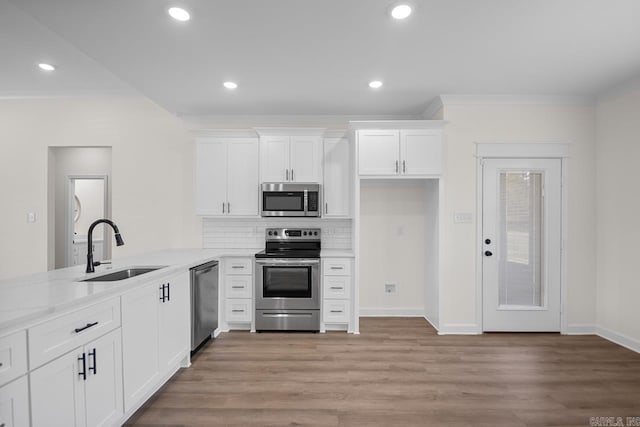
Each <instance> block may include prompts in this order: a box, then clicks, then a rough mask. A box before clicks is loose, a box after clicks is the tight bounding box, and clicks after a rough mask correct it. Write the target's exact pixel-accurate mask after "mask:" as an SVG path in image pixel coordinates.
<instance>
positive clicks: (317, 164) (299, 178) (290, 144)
mask: <svg viewBox="0 0 640 427" xmlns="http://www.w3.org/2000/svg"><path fill="white" fill-rule="evenodd" d="M321 155H322V140H321V138H320V137H319V136H263V137H261V138H260V181H261V182H320V181H321V163H322V160H321Z"/></svg>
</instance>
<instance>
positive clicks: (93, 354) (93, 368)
mask: <svg viewBox="0 0 640 427" xmlns="http://www.w3.org/2000/svg"><path fill="white" fill-rule="evenodd" d="M96 353H97V352H96V349H95V348H94V349H93V351H90V352H89V357H93V366H91V360H89V372H92V371H93V375H95V374H97V373H98V359H97V358H96Z"/></svg>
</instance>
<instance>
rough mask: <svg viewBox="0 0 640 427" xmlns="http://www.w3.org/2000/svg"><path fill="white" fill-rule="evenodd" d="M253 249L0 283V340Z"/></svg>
mask: <svg viewBox="0 0 640 427" xmlns="http://www.w3.org/2000/svg"><path fill="white" fill-rule="evenodd" d="M256 252H257V251H256V250H255V249H244V250H241V249H237V250H236V249H233V250H216V249H168V250H162V251H157V252H151V253H147V254H143V255H137V256H130V257H125V258H121V259H117V258H116V259H114V260H113V261H112V264H111V265H108V264H107V265H100V266H97V267H96V272H95V273H92V274H86V273H85V272H84V271H85V267H86V266H85V265H77V266H74V267H68V268H62V269H58V270H52V271H48V272H44V273H36V274H31V275H28V276H23V277H17V278H13V279H5V280H1V281H0V336H3V335H7V334H9V333H11V332H13V331H16V330H20V329H24V328H27V327H29V326H31V325H34V324H36V323H39V322H42V321H44V320H46V319H47V318H49V317H55V316H56V315H57V314H60V313H62V312H66V311H69V310H73V309H75V308H81V307H84V306H87V305H90V304H92V303H94V302H98V301H101V300H104V299H106V298H109V297H114V296H118V295H121V294H123V293H124V292H125V291H129V290H131V289H134V288H135V287H136V286H138V285H142V284H146V283H148V282H149V281H150V280H154V279H157V278H160V277H164V276H166V275H170V274H173V273H175V272H178V271H186V270H188V269H189V268H191V267H194V266H196V265H200V264H203V263H205V262H208V261H212V260H216V259H220V258H222V257H224V256H252V255H253V254H255V253H256ZM133 266H135V267H151V266H166V267H165V268H162V269H160V270H157V271H153V272H150V273H147V274H143V275H140V276H137V277H132V278H130V279H125V280H120V281H117V282H91V283H85V282H81V281H82V280H84V279H87V278H89V277H93V276H100V275H103V274H106V273H109V272H111V271H118V270H123V269H125V268H128V267H133Z"/></svg>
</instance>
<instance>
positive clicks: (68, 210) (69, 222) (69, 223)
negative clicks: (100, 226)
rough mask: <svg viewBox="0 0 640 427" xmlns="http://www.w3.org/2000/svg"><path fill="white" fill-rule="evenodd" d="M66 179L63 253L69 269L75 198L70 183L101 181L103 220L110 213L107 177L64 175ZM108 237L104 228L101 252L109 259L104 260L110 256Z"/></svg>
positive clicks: (71, 254) (71, 256) (71, 252)
mask: <svg viewBox="0 0 640 427" xmlns="http://www.w3.org/2000/svg"><path fill="white" fill-rule="evenodd" d="M65 179H66V193H67V200H66V203H65V204H66V206H65V216H66V220H65V222H66V233H65V244H64V246H65V253H66V255H65V256H66V260H67V261H66V263H67V267H69V266H70V265H71V260H72V258H73V229H74V228H75V227H74V221H73V208H72V206H73V197H74V196H75V194H74V192H73V191H72V183H73V181H74V180H76V179H95V180H101V181H102V182H103V183H104V212H105V215H104V217H105V218H108V217H109V215H108V213H109V212H110V210H109V176H108V175H66V176H65ZM108 237H109V231H108V229H107V228H106V227H105V233H104V236H103V251H102V254H103V256H104V257H107V256H108V257H109V258H105V259H110V254H109V253H107V252H108V247H109V244H108Z"/></svg>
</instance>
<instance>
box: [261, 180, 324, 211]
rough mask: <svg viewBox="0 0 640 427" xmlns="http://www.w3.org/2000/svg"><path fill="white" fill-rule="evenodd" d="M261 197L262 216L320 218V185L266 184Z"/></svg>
mask: <svg viewBox="0 0 640 427" xmlns="http://www.w3.org/2000/svg"><path fill="white" fill-rule="evenodd" d="M260 196H261V199H262V209H261V212H262V216H298V217H300V216H306V217H319V216H320V206H321V204H320V184H286V183H280V182H265V183H263V184H262V186H261V191H260Z"/></svg>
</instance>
